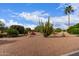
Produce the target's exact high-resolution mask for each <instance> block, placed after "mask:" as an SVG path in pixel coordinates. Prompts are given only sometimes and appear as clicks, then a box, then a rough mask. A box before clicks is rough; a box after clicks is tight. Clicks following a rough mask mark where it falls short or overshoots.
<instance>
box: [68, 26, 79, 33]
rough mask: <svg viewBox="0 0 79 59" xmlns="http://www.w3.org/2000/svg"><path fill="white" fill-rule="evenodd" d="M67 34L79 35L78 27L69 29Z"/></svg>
mask: <svg viewBox="0 0 79 59" xmlns="http://www.w3.org/2000/svg"><path fill="white" fill-rule="evenodd" d="M67 32H68V33H70V34H79V28H78V26H71V27H69V28H68V29H67Z"/></svg>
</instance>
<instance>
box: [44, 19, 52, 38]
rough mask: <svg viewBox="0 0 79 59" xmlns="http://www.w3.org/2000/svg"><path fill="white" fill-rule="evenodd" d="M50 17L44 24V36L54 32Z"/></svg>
mask: <svg viewBox="0 0 79 59" xmlns="http://www.w3.org/2000/svg"><path fill="white" fill-rule="evenodd" d="M49 20H50V19H49V18H48V21H47V22H46V23H45V25H43V35H44V37H48V36H49V35H50V34H52V32H53V27H52V24H51V23H50V21H49Z"/></svg>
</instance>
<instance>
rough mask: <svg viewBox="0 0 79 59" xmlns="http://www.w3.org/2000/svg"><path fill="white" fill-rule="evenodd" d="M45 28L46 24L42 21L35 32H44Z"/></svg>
mask: <svg viewBox="0 0 79 59" xmlns="http://www.w3.org/2000/svg"><path fill="white" fill-rule="evenodd" d="M43 26H44V23H43V22H42V21H41V22H39V25H38V26H36V27H35V31H36V32H41V33H42V32H43Z"/></svg>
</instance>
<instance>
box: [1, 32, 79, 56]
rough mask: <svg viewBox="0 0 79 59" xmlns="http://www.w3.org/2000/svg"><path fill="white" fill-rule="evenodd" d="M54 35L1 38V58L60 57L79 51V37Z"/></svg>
mask: <svg viewBox="0 0 79 59" xmlns="http://www.w3.org/2000/svg"><path fill="white" fill-rule="evenodd" d="M61 34H62V33H59V34H57V36H56V37H53V36H52V35H51V36H50V37H48V38H44V37H43V36H42V35H41V34H39V33H37V35H34V36H30V35H28V36H23V37H17V38H0V55H1V56H59V55H63V54H65V53H68V52H71V51H75V50H79V37H76V36H73V35H69V34H68V33H65V35H66V37H61Z"/></svg>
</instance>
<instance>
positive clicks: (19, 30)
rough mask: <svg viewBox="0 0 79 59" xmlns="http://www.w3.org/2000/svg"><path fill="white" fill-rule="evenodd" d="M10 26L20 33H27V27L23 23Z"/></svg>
mask: <svg viewBox="0 0 79 59" xmlns="http://www.w3.org/2000/svg"><path fill="white" fill-rule="evenodd" d="M10 28H12V29H16V30H17V31H18V32H19V34H24V33H25V29H24V27H23V26H21V25H12V26H10Z"/></svg>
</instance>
